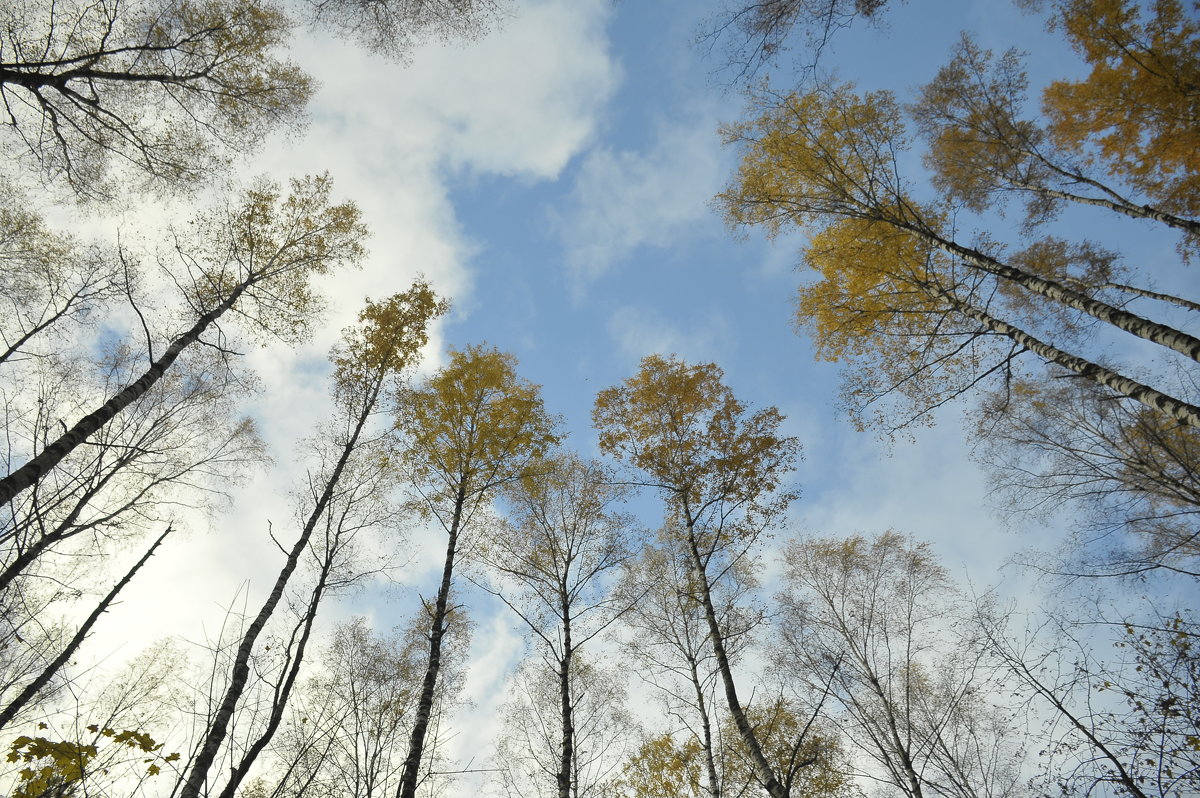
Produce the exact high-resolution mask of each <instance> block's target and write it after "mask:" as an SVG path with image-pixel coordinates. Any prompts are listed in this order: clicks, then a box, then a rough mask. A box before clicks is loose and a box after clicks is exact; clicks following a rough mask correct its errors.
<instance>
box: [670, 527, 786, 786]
mask: <svg viewBox="0 0 1200 798" xmlns="http://www.w3.org/2000/svg"><path fill="white" fill-rule="evenodd" d="M685 512H686V511H685ZM687 530H688V533H687V534H688V550H689V553H690V555H691V560H692V568H694V569H695V571H696V582H697V584H698V585H699V587H700V600H701V603H702V604H703V605H704V617H705V620H707V621H708V632H709V635H710V636H711V637H712V647H713V654H714V656H715V657H716V660H717V670H718V671H719V672H720V674H721V682H722V684H723V685H724V687H725V700H726V702H727V703H728V704H729V712H730V714H731V715H733V723H734V725H735V726H736V727H737V730H738V734H739V735H740V736H741V738H742V742H743V743H744V744H745V746H746V748H747V750H748V751H749V752H750V761H751V762H752V763H753V765H754V772H755V775H757V776H758V780H759V783H760V784H761V785H762V787H763V789H764V790H766V791H767V793H768V794H769V795H770V796H771V798H788V791H787V788H786V787H784V786H783V784H781V783H780V781H779V779H778V778H777V777H776V776H775V771H774V770H773V769H772V768H771V764H770V763H769V762H767V757H766V756H765V755H764V754H763V751H762V746H761V745H760V744H759V742H758V737H757V736H755V734H754V729H752V728H750V721H749V720H747V719H746V713H745V712H743V711H742V704H741V701H739V700H738V695H737V685H735V684H734V682H733V671H732V670H731V669H730V666H729V656H728V654H727V653H726V651H725V635H724V633H723V632H722V630H721V625H720V623H718V621H717V613H716V609H715V608H714V607H713V603H712V593H711V591H710V590H709V585H708V573H707V569H706V568H705V567H704V560H703V558H702V557H701V556H700V548H699V546H698V545H697V543H696V532H695V527H694V521H693V519H692V518H690V517H689V518H688V524H687Z"/></svg>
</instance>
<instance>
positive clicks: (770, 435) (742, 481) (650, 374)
mask: <svg viewBox="0 0 1200 798" xmlns="http://www.w3.org/2000/svg"><path fill="white" fill-rule="evenodd" d="M722 376H723V373H722V371H721V369H720V368H718V367H717V366H716V365H713V364H702V365H698V366H690V365H688V364H687V363H684V362H682V361H680V360H676V359H674V358H669V359H668V358H664V357H661V356H658V355H651V356H649V357H647V358H645V359H643V360H642V364H641V369H640V370H639V372H638V374H637V375H635V376H633V377H630V378H629V379H628V380H626V381H625V382H624V383H623V384H621V385H619V386H616V387H613V388H607V389H605V390H603V391H601V392H600V393H599V394H598V395H597V396H596V404H595V407H594V408H593V410H592V420H593V423H594V424H595V426H596V428H597V430H598V431H599V433H600V448H601V449H602V450H603V451H605V452H607V453H609V454H610V455H612V456H614V457H616V458H618V459H619V460H622V461H625V462H626V463H628V465H629V466H631V467H632V468H633V469H636V471H638V472H640V474H641V480H642V482H643V483H644V484H646V485H648V486H651V487H654V488H656V489H657V490H659V491H660V492H661V494H662V495H663V499H664V500H665V502H666V506H667V512H668V514H669V517H670V518H671V519H672V520H673V521H674V522H675V524H674V528H675V529H677V530H678V532H679V534H678V537H677V538H676V539H675V540H673V541H672V544H673V546H676V547H678V550H679V551H681V552H682V553H683V555H684V557H685V558H686V560H687V562H688V565H689V569H690V573H689V577H690V583H689V584H688V585H686V586H684V588H685V589H686V590H688V591H690V592H692V593H693V595H694V596H695V599H696V601H698V602H699V604H700V606H701V607H702V608H703V611H704V618H705V622H706V624H707V626H708V632H709V642H710V644H711V645H712V649H713V654H714V657H715V659H716V665H717V671H718V673H719V674H720V677H721V683H722V686H723V688H724V693H725V700H726V704H727V706H728V710H729V712H730V714H731V715H732V716H733V719H734V723H735V726H736V728H737V730H738V734H739V735H740V737H741V740H742V742H743V743H744V744H745V746H746V749H747V751H748V756H749V757H750V761H751V762H752V763H753V765H754V773H755V778H756V779H758V781H759V783H760V784H761V785H762V787H763V788H764V789H765V790H766V791H767V793H768V794H770V795H771V796H773V798H784V797H785V796H787V795H788V794H789V792H790V789H791V787H792V783H793V778H794V777H795V776H797V775H799V773H798V771H796V772H791V773H779V772H776V771H775V769H774V767H773V766H772V764H771V763H770V762H769V761H768V760H767V758H766V756H765V755H764V754H763V750H762V745H761V743H760V741H759V739H758V737H757V735H756V734H755V731H754V728H753V726H752V725H751V723H750V721H749V720H748V718H747V716H746V712H745V708H744V706H743V704H742V703H741V700H740V699H739V698H738V692H737V685H736V683H735V681H734V676H733V668H732V664H731V662H730V656H729V650H728V647H727V645H726V640H727V638H728V631H727V629H725V628H723V626H722V623H721V618H720V616H719V614H718V609H717V604H716V602H715V601H714V599H713V593H714V589H715V588H716V586H717V585H718V584H719V583H720V582H721V581H722V580H723V579H724V578H725V577H726V575H727V574H728V573H729V570H730V569H731V568H733V567H734V566H735V565H736V564H737V563H739V562H741V561H743V560H745V558H747V557H748V556H750V550H751V549H752V547H753V546H754V544H755V543H756V542H757V541H758V540H759V539H760V538H761V537H762V535H763V534H764V533H765V532H766V531H767V530H768V529H769V528H771V527H772V526H773V525H774V524H775V523H777V522H778V520H779V519H780V516H781V515H782V513H783V511H784V510H785V508H786V507H787V505H788V504H789V502H790V501H791V499H792V498H793V496H794V494H792V493H791V492H789V491H787V490H780V484H781V481H782V480H783V478H784V477H785V476H786V474H787V473H788V471H790V470H791V469H792V467H793V463H794V462H795V459H796V457H797V456H798V454H799V449H800V446H799V443H798V442H797V441H796V439H795V438H788V437H783V436H780V435H779V426H780V424H781V423H782V422H783V416H782V415H780V413H779V411H778V410H776V409H775V408H773V407H772V408H767V409H765V410H759V411H757V412H755V413H750V412H749V411H748V408H747V407H746V405H745V404H744V403H742V402H740V401H738V400H737V398H736V397H734V395H733V391H732V390H730V389H729V387H727V386H726V385H725V384H724V383H723V382H722V381H721V378H722ZM798 770H799V769H798Z"/></svg>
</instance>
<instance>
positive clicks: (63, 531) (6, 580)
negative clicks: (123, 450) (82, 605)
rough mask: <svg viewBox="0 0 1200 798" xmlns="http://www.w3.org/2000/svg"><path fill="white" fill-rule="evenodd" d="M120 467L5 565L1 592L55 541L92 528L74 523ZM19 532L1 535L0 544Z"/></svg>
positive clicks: (77, 500) (84, 494)
mask: <svg viewBox="0 0 1200 798" xmlns="http://www.w3.org/2000/svg"><path fill="white" fill-rule="evenodd" d="M119 470H120V469H119V468H117V469H113V470H111V471H109V472H108V474H106V475H105V476H104V477H103V478H102V479H101V480H100V481H99V483H97V484H94V485H92V486H91V487H90V488H88V489H87V490H86V491H85V492H84V493H83V494H82V495H80V496H78V497H76V499H75V506H74V507H73V508H72V509H71V512H70V513H68V514H67V517H66V518H64V519H63V520H62V521H61V522H59V524H58V525H57V526H56V527H55V528H54V529H53V530H51V531H50V532H49V533H47V534H45V535H42V536H40V537H39V538H38V539H37V540H36V541H34V543H33V544H32V545H31V546H29V548H27V549H25V550H24V551H22V552H21V553H20V554H18V555H17V556H16V558H14V559H13V561H12V562H10V563H9V564H8V565H7V566H5V568H4V571H3V573H0V593H3V592H4V591H5V590H7V589H8V586H9V585H10V584H12V582H13V580H14V579H16V578H17V577H18V576H20V575H21V572H22V571H24V570H25V569H26V568H28V567H29V566H30V565H31V564H32V563H33V562H34V561H35V560H37V558H38V557H40V556H42V554H43V553H45V551H46V550H47V549H49V548H50V547H51V546H53V545H54V544H55V543H60V542H62V541H64V540H67V539H68V538H71V537H74V536H75V535H77V534H78V533H80V532H82V531H84V530H85V529H88V528H90V527H89V526H87V525H85V526H83V527H75V529H74V530H72V528H71V527H72V525H73V524H74V523H75V521H76V520H78V519H79V516H80V514H81V513H83V508H85V507H87V506H88V503H89V502H90V501H91V500H92V499H93V498H95V496H96V495H97V494H98V493H100V491H101V490H103V489H104V487H105V486H106V485H107V484H108V482H109V480H110V478H111V477H112V476H113V475H115V474H116V473H117V472H118V471H119ZM18 534H19V532H18V530H16V529H13V530H11V531H10V532H9V533H8V534H6V535H0V544H4V543H7V542H8V541H9V540H11V539H12V538H14V537H16V536H17V535H18Z"/></svg>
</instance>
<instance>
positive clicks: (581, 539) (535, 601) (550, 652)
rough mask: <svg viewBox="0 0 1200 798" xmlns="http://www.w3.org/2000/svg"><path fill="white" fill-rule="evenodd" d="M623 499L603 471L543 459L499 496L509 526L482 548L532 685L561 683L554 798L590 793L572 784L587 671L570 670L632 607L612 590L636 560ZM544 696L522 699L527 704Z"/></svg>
mask: <svg viewBox="0 0 1200 798" xmlns="http://www.w3.org/2000/svg"><path fill="white" fill-rule="evenodd" d="M626 492H627V489H625V488H624V487H622V486H621V485H618V484H616V483H615V482H614V481H613V480H612V478H611V475H610V474H608V472H607V471H606V470H605V469H604V467H603V466H602V465H601V464H599V463H596V462H585V461H583V460H581V459H580V458H579V457H577V456H575V455H573V454H569V453H564V454H561V455H558V456H555V457H552V458H549V459H547V460H546V461H544V462H543V463H542V464H540V465H538V466H537V467H536V470H535V471H534V472H533V473H531V474H528V475H526V476H525V477H524V478H523V479H520V480H517V481H514V482H512V483H511V485H510V486H509V487H508V489H506V490H505V491H504V494H503V495H504V497H505V499H506V500H507V503H508V505H509V508H510V509H509V514H508V523H505V524H503V525H502V526H500V527H499V528H498V529H497V531H496V534H494V535H490V536H488V538H487V539H486V540H485V541H483V542H482V543H481V545H480V557H481V559H482V560H483V561H484V562H486V563H487V566H488V570H489V571H490V572H491V573H492V574H494V575H495V576H496V577H497V579H496V580H495V585H494V587H493V588H492V589H493V590H494V591H495V592H496V593H497V594H498V595H499V596H500V597H501V599H502V600H503V601H504V602H505V603H506V604H508V605H509V607H511V608H512V609H513V611H514V612H516V613H517V615H518V616H519V617H520V618H521V620H522V621H524V622H525V624H526V626H527V627H528V628H529V631H530V633H531V634H532V635H533V637H534V645H535V650H537V651H538V653H539V656H538V659H539V660H540V661H541V662H540V665H541V666H544V667H545V668H546V669H547V671H548V674H543V675H542V676H541V677H539V676H531V677H530V678H532V679H534V680H535V681H537V680H539V679H540V678H542V677H544V676H546V675H549V676H551V677H552V681H553V682H554V683H555V684H557V685H558V689H557V691H556V700H555V705H556V706H557V707H558V715H559V724H558V727H559V735H558V737H557V739H556V740H555V741H554V742H555V745H554V748H555V750H556V753H557V758H558V767H557V769H556V771H555V773H554V784H555V790H556V793H557V795H558V797H559V798H572V797H573V796H575V797H576V798H578V796H582V795H584V794H586V793H588V792H590V789H587V788H585V786H584V785H580V784H577V783H575V776H576V775H577V773H578V772H579V771H580V769H577V768H576V767H575V759H576V749H577V747H578V746H577V740H576V723H575V721H576V717H575V703H576V700H577V697H578V696H579V695H580V694H581V693H582V691H581V690H580V689H579V688H578V687H575V686H573V685H572V681H573V680H574V679H575V678H576V675H577V674H578V673H579V672H580V669H581V668H583V667H593V666H588V665H586V663H585V664H584V665H576V664H574V663H575V660H576V657H577V656H579V655H580V654H581V652H582V649H583V646H585V645H586V644H587V643H588V642H589V641H591V640H592V639H593V638H595V637H596V636H597V635H598V634H600V633H601V632H602V631H603V630H604V629H605V628H606V627H608V626H609V625H610V624H611V623H612V622H613V621H614V620H616V619H617V618H618V617H619V616H620V615H622V614H623V613H624V611H625V610H627V609H628V608H629V607H630V605H631V604H630V602H629V600H628V599H627V598H626V597H623V596H622V595H620V594H617V593H616V592H614V591H613V586H614V584H613V583H614V582H615V581H616V576H617V573H618V570H619V569H620V568H621V567H622V565H624V563H625V562H627V561H628V560H629V558H630V557H632V556H633V533H634V530H633V528H632V527H633V522H632V519H631V518H630V517H629V516H628V515H625V514H621V513H619V512H618V511H617V508H616V505H617V504H618V502H621V501H622V500H623V499H624V496H625V494H626ZM528 667H529V668H530V669H534V670H537V669H539V667H540V666H539V665H535V664H532V663H531V664H530V665H529V666H528ZM541 692H542V691H538V690H529V691H527V693H528V695H529V697H530V698H531V699H538V698H542V697H543V696H542V695H541ZM537 711H538V712H542V713H544V712H545V708H538V710H537ZM539 753H545V752H539ZM582 770H583V772H587V769H582Z"/></svg>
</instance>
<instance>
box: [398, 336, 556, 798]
mask: <svg viewBox="0 0 1200 798" xmlns="http://www.w3.org/2000/svg"><path fill="white" fill-rule="evenodd" d="M554 426H555V422H554V419H553V418H551V416H550V415H549V414H547V413H546V410H545V408H544V407H543V406H542V400H541V397H540V395H539V391H538V386H536V385H534V384H532V383H529V382H526V381H525V380H522V379H521V378H520V377H519V376H517V372H516V360H515V358H513V356H512V355H508V354H505V353H503V352H500V351H498V350H496V349H490V348H487V347H483V346H470V347H467V348H466V349H464V350H462V351H458V352H451V353H450V362H449V363H448V364H447V365H446V366H445V367H444V368H442V369H441V370H440V371H439V372H438V373H437V374H435V375H434V376H433V377H431V378H430V379H429V380H427V381H426V382H425V383H424V384H423V385H421V386H419V387H417V388H415V389H413V390H411V391H409V392H407V393H406V395H405V396H404V399H403V401H402V402H401V405H400V408H399V413H398V415H397V417H396V427H397V430H398V431H399V432H400V434H401V435H402V442H401V443H400V445H399V451H398V452H397V453H396V458H397V461H398V464H399V467H400V469H402V471H401V473H403V474H404V475H405V478H406V479H407V480H409V482H410V484H411V485H412V486H413V487H414V489H415V490H416V491H417V495H418V500H419V503H420V506H421V507H422V509H423V510H424V512H425V514H426V517H427V518H428V519H429V520H430V521H432V522H433V523H434V524H436V526H437V527H439V528H441V530H442V531H444V532H445V534H446V557H445V561H444V563H443V566H442V577H441V581H440V584H439V585H438V590H437V594H436V597H435V598H434V600H433V601H432V602H428V603H427V606H429V607H430V612H429V617H430V624H429V632H428V637H429V658H428V661H427V663H426V666H425V673H424V676H423V678H422V682H421V690H420V693H419V694H418V699H417V707H416V714H415V718H414V722H413V727H412V734H411V736H410V738H409V745H408V753H407V755H406V757H405V760H404V770H403V774H402V776H401V779H400V784H399V787H398V789H397V791H396V794H397V796H398V798H413V797H414V796H415V795H416V791H417V787H418V786H419V783H420V781H421V779H422V774H421V762H422V759H423V757H424V755H425V747H426V737H427V735H428V731H429V722H430V715H431V712H432V709H433V699H434V695H435V691H436V690H437V685H438V678H439V674H440V673H441V668H442V647H443V640H444V638H445V636H446V632H447V629H448V627H449V624H450V622H451V619H452V616H453V615H455V614H456V613H459V612H460V610H459V609H458V608H456V607H455V606H453V605H452V603H451V593H452V589H453V586H454V570H455V565H456V562H457V560H458V557H459V554H460V547H461V546H462V538H463V536H464V534H466V533H467V532H468V531H469V530H470V529H471V527H472V524H473V522H475V521H477V520H478V519H479V517H480V514H482V513H486V512H487V508H488V503H489V501H490V500H491V499H492V498H493V497H494V496H495V495H496V493H497V491H498V490H499V489H500V488H501V487H503V486H504V485H506V484H508V483H512V482H515V481H516V480H519V479H522V478H524V477H526V476H528V475H530V474H531V473H533V470H534V468H535V463H536V462H537V461H538V459H539V458H540V457H541V456H542V455H543V454H544V453H545V452H546V450H547V449H548V448H549V447H551V446H552V445H554V444H555V443H556V442H557V440H558V436H557V435H556V433H555V431H554Z"/></svg>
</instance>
